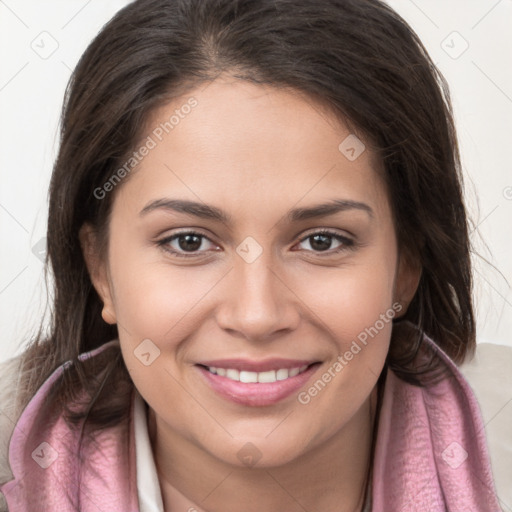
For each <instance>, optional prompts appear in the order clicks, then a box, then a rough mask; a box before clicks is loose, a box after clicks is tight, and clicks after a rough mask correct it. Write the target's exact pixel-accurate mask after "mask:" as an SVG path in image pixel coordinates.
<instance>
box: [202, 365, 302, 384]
mask: <svg viewBox="0 0 512 512" xmlns="http://www.w3.org/2000/svg"><path fill="white" fill-rule="evenodd" d="M307 367H308V365H307V364H305V365H303V366H301V367H300V368H298V367H297V368H279V369H278V370H270V371H267V372H249V371H245V370H242V371H240V370H237V369H235V368H215V366H209V367H208V371H209V372H210V373H213V374H214V375H220V376H221V377H226V378H227V379H230V380H235V381H238V382H245V383H248V382H262V383H266V382H277V381H278V380H286V379H289V378H290V377H295V376H296V375H299V373H302V372H304V371H305V370H306V369H307Z"/></svg>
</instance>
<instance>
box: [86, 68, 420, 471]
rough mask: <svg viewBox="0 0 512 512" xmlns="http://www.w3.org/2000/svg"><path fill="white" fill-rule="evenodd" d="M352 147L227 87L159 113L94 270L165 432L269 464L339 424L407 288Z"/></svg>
mask: <svg viewBox="0 0 512 512" xmlns="http://www.w3.org/2000/svg"><path fill="white" fill-rule="evenodd" d="M186 105H188V106H186ZM166 122H167V125H166V124H165V123H166ZM147 136H149V138H147ZM363 143H364V141H363V142H361V141H360V140H359V139H357V138H355V136H354V135H353V134H351V133H350V131H349V130H348V128H347V127H346V126H344V125H343V124H340V123H339V121H336V120H334V118H333V117H330V116H328V115H327V114H326V113H325V112H324V111H322V110H321V109H320V108H319V106H318V105H316V104H315V103H313V102H311V101H307V100H305V99H304V97H301V96H299V95H298V94H293V93H291V92H289V91H288V92H287V91H285V90H283V89H281V90H278V89H276V88H272V87H263V86H256V85H253V84H250V83H248V82H243V81H240V80H236V79H231V80H229V79H225V78H222V79H221V78H219V79H217V80H216V81H214V82H212V83H211V84H210V85H208V86H207V87H204V86H203V87H202V88H198V89H197V90H194V91H191V92H190V93H189V94H186V95H184V96H183V97H181V98H179V99H177V100H175V101H173V102H172V103H171V104H168V105H165V106H163V107H161V108H160V109H159V110H158V111H156V112H155V113H154V114H153V116H152V118H151V119H150V122H149V123H148V130H147V133H146V136H145V138H143V140H142V143H141V146H143V145H145V147H146V148H147V150H138V156H136V157H135V158H136V159H137V161H139V160H140V161H139V163H138V165H137V167H136V170H134V171H132V172H131V176H130V178H129V179H128V180H126V183H122V182H121V183H119V184H116V185H114V186H112V188H114V187H115V186H117V187H119V189H118V190H116V198H115V201H114V205H113V211H112V217H111V221H110V226H109V250H108V256H107V258H106V259H105V260H104V261H103V262H101V263H100V269H99V271H97V272H96V273H94V276H93V280H94V284H95V286H96V289H97V290H98V291H99V293H100V295H101V296H102V298H103V300H104V302H105V310H104V317H105V318H106V319H107V320H109V321H112V322H117V324H118V327H119V337H120V343H121V349H122V353H123V357H124V360H125V362H126V366H127V368H128V370H129V372H130V374H131V377H132V379H133V381H134V383H135V386H136V387H137V388H138V390H139V392H140V393H141V394H142V396H143V397H144V399H145V400H146V401H147V402H148V404H149V405H150V407H151V409H152V411H153V413H154V416H155V418H156V422H157V425H158V429H159V430H160V431H161V432H167V433H168V434H169V436H172V437H173V438H175V439H182V440H183V442H186V443H188V444H189V445H190V446H193V447H194V449H199V450H201V451H202V452H203V453H207V454H209V456H213V457H215V458H216V459H218V460H221V461H224V462H227V463H230V464H237V465H242V464H248V463H251V461H253V462H255V461H256V460H257V462H258V465H259V466H265V465H267V466H272V465H279V464H284V463H286V462H289V461H293V460H294V459H297V458H298V457H299V456H301V455H304V454H306V453H307V452H308V451H310V450H313V449H315V447H318V446H320V445H321V444H323V443H326V442H328V441H329V440H330V439H333V438H334V437H335V436H337V435H339V434H340V433H341V432H343V430H344V429H347V428H350V424H351V422H353V420H354V418H356V417H357V414H358V412H359V411H361V410H362V406H363V405H364V404H365V403H366V402H367V400H368V397H369V395H370V394H371V392H372V389H373V388H374V386H375V384H376V381H377V378H378V376H379V374H380V372H381V369H382V367H383V365H384V360H385V357H386V354H387V352H388V346H389V340H390V334H391V319H392V318H393V317H394V316H395V317H396V316H400V312H401V313H403V312H404V311H405V306H403V305H400V304H398V303H399V302H401V304H405V303H407V302H408V300H409V299H410V298H411V296H412V294H413V293H414V286H413V284H414V279H412V277H411V272H410V271H409V270H408V269H406V268H405V267H404V266H403V265H399V264H398V253H397V241H396V236H395V231H394V226H393V221H392V215H391V209H390V205H389V202H388V198H387V194H386V189H385V186H384V183H383V182H382V180H381V178H380V177H379V175H378V166H379V162H378V161H377V159H376V158H375V157H374V155H373V154H372V153H371V151H370V149H369V148H366V149H365V147H364V146H363V145H362V144H363ZM132 163H133V162H132ZM122 174H123V173H121V176H122ZM106 189H108V190H110V189H109V187H108V185H107V187H106V188H104V189H103V190H106ZM108 193H112V192H110V191H109V192H108ZM98 200H101V199H98ZM325 230H327V231H328V233H327V234H325V233H324V234H322V233H321V232H322V231H325ZM180 233H181V236H178V235H179V234H180ZM190 233H192V234H190ZM208 367H211V371H210V370H209V369H208ZM215 368H216V370H215ZM298 371H300V373H299V374H298V375H297V372H298ZM212 372H213V373H212ZM248 443H249V444H248Z"/></svg>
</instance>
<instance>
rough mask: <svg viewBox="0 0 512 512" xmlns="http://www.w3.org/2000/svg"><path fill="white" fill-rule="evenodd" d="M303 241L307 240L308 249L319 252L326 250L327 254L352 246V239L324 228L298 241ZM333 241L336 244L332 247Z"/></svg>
mask: <svg viewBox="0 0 512 512" xmlns="http://www.w3.org/2000/svg"><path fill="white" fill-rule="evenodd" d="M305 241H309V246H310V247H311V249H310V250H312V251H313V252H319V253H321V252H327V251H328V253H329V254H333V253H338V252H341V251H343V250H345V249H348V248H350V247H353V246H354V241H353V240H351V239H350V238H347V237H345V236H342V235H340V234H339V233H335V232H332V231H325V230H324V231H317V232H315V233H311V234H310V235H308V236H306V237H304V238H303V239H302V240H301V241H300V243H304V242H305ZM334 242H337V243H338V245H336V246H335V247H334V249H333V248H332V246H333V243H334Z"/></svg>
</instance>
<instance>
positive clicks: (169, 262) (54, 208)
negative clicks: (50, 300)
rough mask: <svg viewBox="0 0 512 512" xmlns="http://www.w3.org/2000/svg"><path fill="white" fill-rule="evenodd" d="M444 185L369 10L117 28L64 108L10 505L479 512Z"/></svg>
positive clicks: (400, 38)
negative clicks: (45, 279) (45, 290)
mask: <svg viewBox="0 0 512 512" xmlns="http://www.w3.org/2000/svg"><path fill="white" fill-rule="evenodd" d="M461 190H462V185H461V173H460V164H459V156H458V149H457V141H456V136H455V130H454V127H453V121H452V116H451V110H450V102H449V96H448V91H447V88H446V86H445V84H444V81H443V79H442V77H441V76H440V75H439V73H438V72H437V70H436V68H435V66H434V65H433V64H432V62H431V61H430V59H429V57H428V56H427V54H426V52H425V50H424V48H423V46H422V45H421V43H420V41H419V40H418V39H417V37H416V35H415V34H414V33H413V32H412V30H411V29H410V28H409V27H408V26H407V25H406V24H405V22H404V21H403V20H402V19H401V18H400V17H399V16H397V15H396V13H394V12H393V11H392V10H391V9H390V8H388V7H387V6H386V5H384V4H382V3H380V2H378V1H376V0H357V1H356V0H350V1H341V0H339V1H335V0H324V1H321V2H318V1H313V0H300V1H295V0H294V1H293V2H292V1H286V0H278V1H272V2H270V1H254V2H253V1H251V2H243V1H232V0H201V1H199V0H194V1H190V0H187V1H185V0H174V1H172V2H171V1H168V0H167V1H164V0H138V1H135V2H133V3H132V4H130V5H129V6H128V7H126V8H125V9H123V10H122V11H120V12H119V13H118V14H117V15H116V16H115V17H114V18H113V19H112V20H111V21H110V22H109V23H108V24H107V25H106V26H105V27H104V28H103V30H102V31H101V32H100V34H99V35H98V36H97V37H96V39H95V40H94V41H93V42H92V43H91V45H90V46H89V48H88V49H87V51H86V52H85V54H84V55H83V57H82V59H81V60H80V62H79V64H78V66H77V68H76V70H75V72H74V74H73V77H72V80H71V82H70V84H69V88H68V91H67V95H66V102H65V106H64V111H63V116H62V137H61V146H60V151H59V155H58V158H57V161H56V163H55V168H54V172H53V176H52V182H51V189H50V211H49V220H48V259H49V263H50V264H51V270H52V273H53V277H54V280H55V295H54V299H55V304H54V308H55V309H54V319H53V327H52V332H51V334H50V336H49V337H48V338H47V339H43V336H39V338H38V339H37V340H35V341H34V342H33V343H32V345H31V346H30V347H29V348H28V349H27V350H26V352H25V353H24V355H23V358H22V359H21V360H20V361H19V362H18V363H21V364H20V367H19V369H18V368H16V369H15V370H13V371H14V372H15V374H16V375H19V381H18V382H19V384H18V389H19V390H20V393H19V397H18V399H17V400H16V402H15V403H14V404H13V407H14V409H15V410H14V412H13V414H12V417H13V418H14V421H13V424H14V423H15V426H13V428H12V434H11V435H10V439H9V453H8V456H7V462H8V465H9V467H10V471H11V473H12V475H11V476H10V477H8V478H7V479H4V483H3V485H2V486H1V487H0V490H1V491H2V493H3V494H4V497H5V501H6V506H7V507H8V510H9V511H11V512H12V511H13V510H14V511H17V510H20V511H28V510H35V509H38V510H66V511H67V510H70V511H71V510H81V511H89V510H91V511H92V510H123V511H132V510H133V511H136V510H167V511H170V510H172V511H174V510H189V511H192V510H198V511H203V510H204V511H205V510H208V511H211V512H216V511H221V510H222V511H223V512H226V511H227V512H229V511H234V510H240V509H243V510H246V511H252V510H261V509H264V510H268V511H274V510H287V511H295V510H297V511H299V510H317V509H318V510H333V511H334V510H336V511H347V512H348V511H354V510H357V511H361V510H364V511H367V510H373V511H379V510H393V511H395V510H432V511H434V510H435V511H441V510H442V511H444V510H454V509H455V507H458V509H460V510H464V509H468V510H469V509H471V510H479V511H480V510H481V511H484V510H485V511H487V510H489V511H495V510H499V505H498V500H497V497H496V493H495V489H494V483H493V478H492V473H491V468H490V463H489V457H488V453H487V448H486V441H485V437H484V433H483V423H482V419H481V417H480V413H479V411H478V405H477V402H476V399H475V397H474V395H473V393H472V391H471V388H470V387H469V385H468V384H467V382H466V381H465V380H464V378H463V377H462V375H461V373H460V372H459V371H458V369H457V367H456V365H455V363H462V362H463V361H464V359H465V357H466V355H468V354H471V353H472V352H473V351H474V348H475V328H474V318H473V311H472V303H471V267H470V253H469V240H468V228H467V220H466V214H465V209H464V204H463V200H462V191H461ZM12 364H14V363H12ZM27 404H28V405H27Z"/></svg>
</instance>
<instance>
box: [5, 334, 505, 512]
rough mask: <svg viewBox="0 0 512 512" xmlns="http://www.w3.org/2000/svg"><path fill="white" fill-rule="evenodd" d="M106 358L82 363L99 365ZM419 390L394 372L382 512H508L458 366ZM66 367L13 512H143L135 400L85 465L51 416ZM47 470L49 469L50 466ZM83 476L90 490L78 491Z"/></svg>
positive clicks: (383, 452)
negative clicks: (502, 504)
mask: <svg viewBox="0 0 512 512" xmlns="http://www.w3.org/2000/svg"><path fill="white" fill-rule="evenodd" d="M113 343H117V341H113V342H110V343H108V344H106V345H104V346H102V347H101V348H99V349H96V350H94V351H92V352H89V353H87V354H83V355H81V356H80V358H81V359H86V358H88V357H94V355H96V354H97V353H99V352H100V351H102V350H104V348H105V347H106V346H107V345H111V344H113ZM426 344H427V345H428V346H430V347H432V348H433V350H434V351H435V352H436V353H437V356H438V357H440V358H441V359H442V360H443V361H444V362H445V364H446V365H447V368H448V370H449V377H448V378H446V379H444V380H443V381H441V382H440V383H439V384H437V385H435V386H431V387H428V388H418V387H415V386H412V385H409V384H407V383H405V382H403V381H402V380H400V379H399V378H398V377H397V376H396V375H395V374H394V373H393V372H392V371H389V370H388V374H387V377H386V384H385V388H384V396H383V402H382V408H381V412H380V416H379V423H378V432H377V445H376V452H375V461H374V468H373V479H372V482H373V484H372V485H373V488H372V500H373V503H372V511H373V512H470V511H471V512H500V511H501V509H500V507H499V505H498V500H497V498H496V494H495V490H494V483H493V479H492V473H491V468H490V463H489V456H488V452H487V446H486V441H485V432H484V428H483V423H482V419H481V416H480V411H479V407H478V404H477V402H476V399H475V396H474V394H473V392H472V390H471V388H470V387H469V385H468V384H467V382H466V381H465V379H464V377H463V376H462V374H461V373H460V372H459V370H458V369H457V367H456V366H455V365H454V364H453V363H452V361H451V360H450V359H449V358H448V357H447V356H446V354H444V352H442V351H441V350H440V349H439V348H437V346H436V345H435V344H434V343H433V342H432V341H431V340H429V339H428V338H426ZM65 366H66V365H63V366H61V367H60V368H58V369H57V370H56V371H55V372H54V373H53V374H52V375H51V377H50V378H49V379H48V380H47V381H46V382H45V384H44V385H43V386H42V387H41V388H40V390H39V391H38V393H37V394H36V395H35V396H34V398H33V399H32V401H31V402H30V403H29V405H28V406H27V408H26V409H25V410H24V411H23V413H22V415H21V417H20V419H19V421H18V423H17V426H16V428H15V430H14V433H13V436H12V438H11V442H10V449H9V460H10V466H11V469H12V472H13V474H14V479H13V480H11V481H10V482H7V483H6V484H4V485H2V486H0V490H1V491H2V492H3V493H4V495H5V497H6V500H7V503H8V506H9V512H34V511H38V512H55V511H58V512H77V511H80V512H110V511H116V512H139V505H138V496H137V488H136V465H135V464H136V461H135V439H134V425H133V399H132V409H131V415H130V421H129V422H125V423H128V424H118V425H116V426H115V427H112V428H110V429H108V430H105V431H103V432H101V433H98V435H97V436H96V438H95V439H96V440H95V442H94V443H93V442H89V443H86V444H85V446H84V450H83V453H82V459H81V460H82V462H80V458H79V455H78V453H77V442H78V432H79V430H77V429H72V428H70V427H68V426H67V424H66V423H65V421H64V419H63V417H62V412H61V411H51V410H48V408H45V397H46V396H47V394H48V391H49V389H50V387H51V385H52V384H53V383H54V382H55V381H56V380H57V379H58V378H59V377H60V376H61V375H62V373H63V371H64V367H65ZM45 466H46V467H45ZM79 470H80V473H81V481H80V485H78V484H77V482H78V480H77V477H78V473H79Z"/></svg>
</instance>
